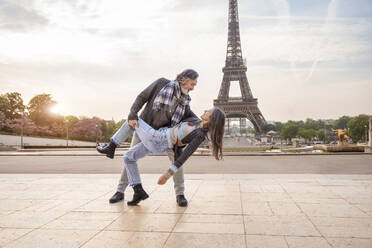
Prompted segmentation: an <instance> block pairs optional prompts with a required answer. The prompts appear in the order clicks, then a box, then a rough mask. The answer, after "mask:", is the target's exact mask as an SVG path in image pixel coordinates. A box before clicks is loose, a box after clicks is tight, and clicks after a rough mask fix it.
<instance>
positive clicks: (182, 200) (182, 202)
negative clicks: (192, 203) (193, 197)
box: [177, 195, 187, 207]
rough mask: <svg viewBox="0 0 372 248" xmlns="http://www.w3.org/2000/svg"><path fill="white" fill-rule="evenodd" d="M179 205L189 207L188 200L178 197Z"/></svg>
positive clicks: (181, 196) (182, 196)
mask: <svg viewBox="0 0 372 248" xmlns="http://www.w3.org/2000/svg"><path fill="white" fill-rule="evenodd" d="M177 203H178V206H180V207H186V206H187V200H186V198H185V196H184V195H178V196H177Z"/></svg>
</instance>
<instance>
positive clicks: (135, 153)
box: [124, 143, 151, 206]
mask: <svg viewBox="0 0 372 248" xmlns="http://www.w3.org/2000/svg"><path fill="white" fill-rule="evenodd" d="M150 153H151V152H150V150H148V149H147V148H146V147H145V146H144V144H143V143H138V144H137V145H135V146H133V147H132V148H130V149H129V151H127V152H126V153H125V156H124V163H125V168H126V170H127V175H128V182H129V185H130V186H132V187H133V190H134V195H133V199H132V201H128V202H127V204H128V205H130V206H133V205H137V204H138V203H139V202H140V201H142V200H145V199H147V198H148V197H149V196H148V194H147V193H146V191H145V190H144V189H143V188H142V183H141V177H140V174H139V170H138V164H137V160H139V159H141V158H143V157H145V156H146V155H148V154H150Z"/></svg>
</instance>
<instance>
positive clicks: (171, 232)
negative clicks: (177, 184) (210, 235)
mask: <svg viewBox="0 0 372 248" xmlns="http://www.w3.org/2000/svg"><path fill="white" fill-rule="evenodd" d="M201 184H202V181H200V182H199V185H198V186H197V188H196V190H195V191H194V193H193V194H192V196H191V197H190V202H191V201H192V199H193V198H194V196H195V194H196V193H197V192H198V190H199V188H200V185H201ZM190 202H189V203H188V205H189V204H190ZM187 207H188V206H186V207H185V208H186V209H185V211H184V212H183V213H181V214H180V217H179V218H178V220H177V221H176V223H175V225H174V226H173V228H172V230H171V231H170V232H169V235H168V237H167V238H166V240H165V242H164V244H163V245H162V248H164V247H165V245H166V244H167V242H168V240H169V238H170V236H171V235H172V234H173V233H174V232H173V231H174V229H175V228H176V226H177V224H178V223H179V222H180V220H181V219H182V217H183V216H184V214H185V212H186V210H187Z"/></svg>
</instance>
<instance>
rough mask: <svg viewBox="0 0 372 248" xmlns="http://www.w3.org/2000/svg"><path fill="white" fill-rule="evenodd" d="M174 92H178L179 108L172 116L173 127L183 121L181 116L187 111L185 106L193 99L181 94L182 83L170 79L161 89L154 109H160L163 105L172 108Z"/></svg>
mask: <svg viewBox="0 0 372 248" xmlns="http://www.w3.org/2000/svg"><path fill="white" fill-rule="evenodd" d="M174 93H175V94H176V98H177V108H176V111H174V114H173V116H172V120H171V121H172V123H171V126H172V127H173V126H175V125H177V124H178V123H179V122H180V121H181V118H182V116H183V115H184V113H185V107H186V106H187V105H188V104H189V103H190V101H191V98H190V96H189V95H185V94H181V89H180V85H179V83H178V82H177V81H175V80H174V81H170V82H169V83H168V84H167V85H165V86H164V87H163V88H162V89H161V90H160V91H159V93H158V95H157V96H156V97H155V100H154V103H153V109H155V110H160V108H162V107H165V108H168V109H170V108H171V103H172V98H173V95H174Z"/></svg>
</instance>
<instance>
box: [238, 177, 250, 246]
mask: <svg viewBox="0 0 372 248" xmlns="http://www.w3.org/2000/svg"><path fill="white" fill-rule="evenodd" d="M239 198H240V207H241V211H242V213H241V217H242V219H243V228H244V243H245V247H246V248H248V244H247V237H246V236H245V235H246V234H247V231H246V229H245V218H244V208H243V200H242V189H241V183H240V182H239Z"/></svg>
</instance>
